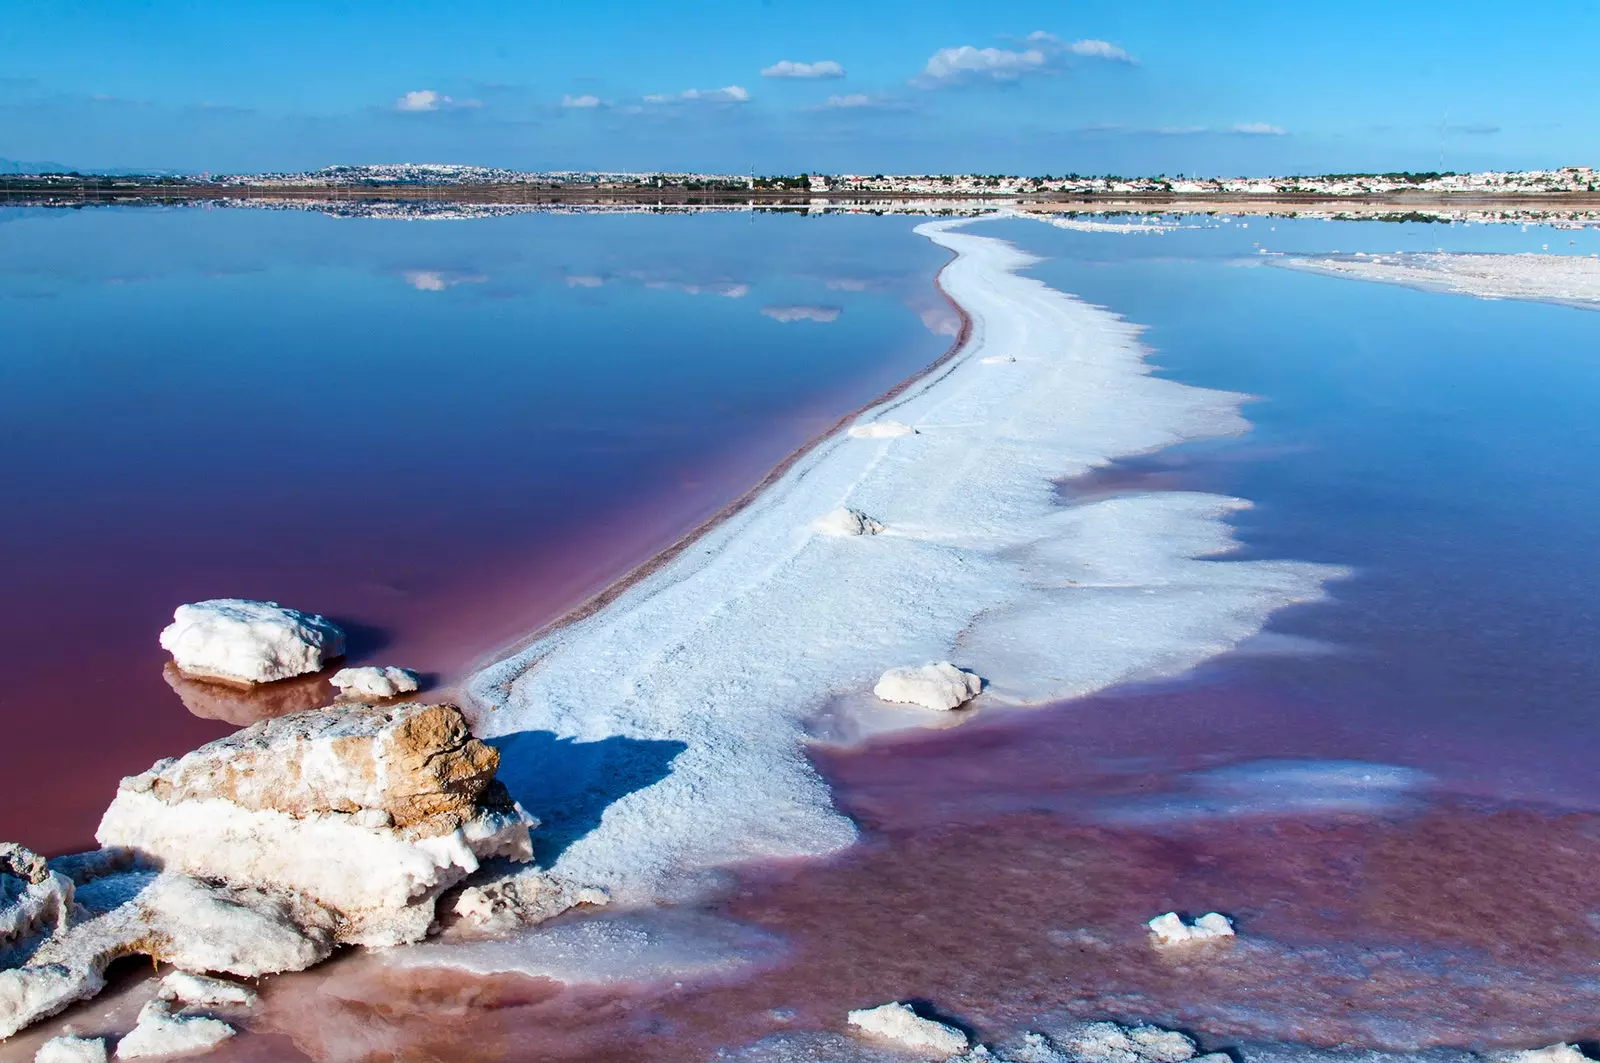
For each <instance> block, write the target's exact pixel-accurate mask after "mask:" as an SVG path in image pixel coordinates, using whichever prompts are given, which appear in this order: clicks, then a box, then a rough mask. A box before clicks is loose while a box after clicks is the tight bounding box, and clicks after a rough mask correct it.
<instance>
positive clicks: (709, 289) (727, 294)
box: [640, 278, 750, 299]
mask: <svg viewBox="0 0 1600 1063" xmlns="http://www.w3.org/2000/svg"><path fill="white" fill-rule="evenodd" d="M640 279H641V280H643V281H644V286H645V287H646V288H655V289H657V290H658V291H669V292H682V293H683V294H685V295H720V296H722V297H723V298H724V299H743V298H744V297H745V296H747V295H749V294H750V285H748V284H735V283H733V282H731V281H717V282H714V283H711V284H687V283H685V282H683V281H666V280H648V279H645V278H640Z"/></svg>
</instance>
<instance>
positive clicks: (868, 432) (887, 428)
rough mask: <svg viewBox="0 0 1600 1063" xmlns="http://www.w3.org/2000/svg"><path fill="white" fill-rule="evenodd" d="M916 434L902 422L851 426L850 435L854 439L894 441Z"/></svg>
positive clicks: (867, 423) (866, 423) (871, 422)
mask: <svg viewBox="0 0 1600 1063" xmlns="http://www.w3.org/2000/svg"><path fill="white" fill-rule="evenodd" d="M916 434H917V430H916V429H915V428H912V427H911V426H910V425H908V424H905V423H903V422H900V421H868V422H865V423H863V424H853V425H851V426H850V435H851V437H852V438H854V439H894V438H896V437H897V436H914V435H916Z"/></svg>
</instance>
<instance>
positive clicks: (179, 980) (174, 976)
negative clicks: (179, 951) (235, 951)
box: [156, 971, 256, 1008]
mask: <svg viewBox="0 0 1600 1063" xmlns="http://www.w3.org/2000/svg"><path fill="white" fill-rule="evenodd" d="M156 996H157V997H158V998H160V999H161V1000H168V1001H175V1002H177V1003H178V1004H199V1005H203V1006H206V1007H220V1006H223V1005H228V1004H236V1005H238V1006H240V1007H245V1008H248V1007H251V1006H253V1005H254V1004H255V1002H256V994H255V990H253V989H250V988H248V987H246V986H242V985H240V984H239V983H238V982H229V981H226V980H224V979H221V978H208V977H207V976H205V975H203V974H190V973H189V972H188V971H173V972H172V973H171V974H169V975H167V976H166V977H165V978H163V979H161V986H160V987H159V988H158V989H157V990H156Z"/></svg>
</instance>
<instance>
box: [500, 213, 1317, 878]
mask: <svg viewBox="0 0 1600 1063" xmlns="http://www.w3.org/2000/svg"><path fill="white" fill-rule="evenodd" d="M962 224H963V223H962V222H960V221H941V222H933V223H928V224H925V225H922V226H920V227H919V228H918V229H917V230H916V231H917V232H918V233H919V234H921V235H923V236H925V237H926V238H928V239H930V240H932V241H933V242H935V243H937V244H939V245H940V246H941V247H945V248H947V249H949V250H950V251H952V252H954V253H955V258H954V259H953V260H952V261H951V262H950V263H949V265H948V266H946V268H945V270H944V271H943V273H942V274H941V277H940V280H941V284H942V286H943V288H944V290H945V291H946V293H947V294H948V295H949V296H950V297H951V298H952V299H953V300H954V301H956V302H957V303H958V304H959V305H961V306H962V307H963V308H964V309H965V310H966V311H967V312H968V313H969V314H970V316H971V319H972V330H971V337H970V339H969V341H968V342H967V343H966V345H965V346H964V347H963V348H962V350H961V351H959V352H958V353H957V354H956V355H955V356H954V357H953V358H952V359H951V360H950V361H948V362H947V363H945V364H943V365H941V366H940V367H939V368H938V369H937V370H936V371H934V372H932V373H930V374H929V375H928V376H927V377H925V378H923V379H921V380H919V381H917V382H916V383H914V384H913V385H911V386H910V387H908V388H907V389H905V390H904V391H902V392H901V393H899V394H898V395H897V396H895V397H894V398H893V399H892V400H890V401H888V402H886V403H884V404H882V405H881V406H880V407H878V408H875V409H873V410H871V411H869V412H868V413H867V414H866V415H865V416H864V417H863V418H862V421H863V422H864V423H869V422H872V421H876V420H879V419H881V418H887V417H888V416H889V415H891V414H892V416H893V418H894V419H895V420H899V421H903V422H905V423H907V424H910V425H912V426H914V427H915V428H916V429H917V434H915V435H903V436H899V437H897V438H856V437H852V435H851V433H849V432H838V433H836V434H835V435H834V436H832V437H830V438H829V439H827V440H824V441H823V442H822V443H820V444H819V445H817V446H816V447H814V448H813V449H812V450H811V451H810V452H808V453H806V454H805V455H804V456H803V457H801V458H800V459H799V460H798V461H796V462H795V463H794V465H793V466H792V467H791V468H790V469H789V470H788V471H787V472H786V473H785V474H784V475H783V476H782V477H780V478H779V479H778V480H777V481H776V482H775V483H774V484H772V485H771V486H770V487H769V488H768V489H767V490H765V491H764V492H763V493H762V494H761V495H759V496H758V497H757V498H756V499H755V500H754V501H753V502H752V503H751V504H750V505H748V506H747V507H746V508H744V509H743V510H741V511H739V512H737V513H735V514H733V515H732V516H730V517H729V518H728V519H727V520H725V521H723V522H722V523H721V524H719V525H716V526H715V527H713V528H711V529H710V530H709V531H708V532H707V533H706V534H705V535H704V536H703V537H702V538H701V539H700V540H699V541H697V542H696V543H694V544H693V545H692V546H691V547H690V548H689V549H687V550H685V551H684V552H682V553H681V554H679V555H677V556H676V557H674V558H672V559H671V560H670V561H669V562H668V563H666V564H664V565H663V566H661V567H660V568H658V569H656V570H655V571H654V572H652V573H650V574H649V575H648V576H646V577H644V578H642V579H641V580H639V582H637V583H635V584H634V585H632V586H631V587H629V588H627V589H626V590H625V591H624V592H622V593H621V594H620V595H619V596H618V597H617V598H616V599H615V600H614V601H612V602H611V603H610V604H609V605H607V606H606V607H605V608H603V609H601V610H599V611H597V612H595V613H593V614H591V615H589V616H587V617H584V618H582V619H580V620H578V621H576V622H574V623H572V624H570V625H568V626H566V627H563V628H560V629H558V630H556V631H554V632H551V633H549V634H547V635H545V636H543V637H541V638H540V639H538V640H537V641H536V642H534V643H533V644H531V645H529V646H528V647H527V648H525V649H524V650H522V651H521V652H519V653H517V654H515V655H514V656H512V657H510V658H508V659H507V660H505V661H502V662H500V663H498V664H496V665H493V666H491V667H489V668H487V669H486V670H484V671H483V672H481V673H479V674H478V675H477V676H475V677H474V678H473V679H472V680H471V681H470V683H469V694H470V696H471V698H472V700H473V702H474V703H475V705H474V712H475V715H476V724H477V730H478V732H479V733H480V734H482V735H483V736H484V737H485V738H488V739H491V740H494V741H495V744H497V745H499V746H500V748H501V752H502V757H503V759H502V765H501V778H502V779H503V780H505V781H506V782H507V784H508V785H509V786H510V787H511V789H512V792H513V795H514V796H516V797H518V798H519V799H521V800H523V801H524V803H525V804H526V805H527V807H528V808H529V810H530V811H531V812H533V813H534V814H535V815H538V816H540V817H541V818H546V819H547V822H548V825H550V826H556V825H557V822H556V820H555V819H552V818H550V817H549V813H548V810H547V809H545V808H542V807H541V802H540V801H539V799H538V798H539V795H538V793H537V792H536V791H537V787H538V781H539V780H540V779H548V778H559V777H560V775H561V772H562V771H563V758H564V757H567V756H570V755H571V753H572V751H573V750H574V749H581V748H582V746H583V745H584V744H587V743H598V742H610V743H612V744H613V746H615V745H617V744H621V745H623V746H625V747H627V748H633V747H634V746H635V745H636V746H637V748H638V749H639V750H640V751H641V752H640V756H641V758H644V757H646V756H647V754H646V753H645V752H644V751H647V750H648V751H654V752H653V753H650V754H648V755H651V756H655V757H657V758H659V757H660V750H662V749H670V750H673V751H674V752H673V754H672V755H671V757H670V760H669V761H668V762H667V763H666V764H665V765H661V764H657V767H658V768H659V769H660V770H658V771H657V772H656V773H654V774H650V773H639V774H638V778H639V779H640V785H639V787H638V788H637V789H633V790H632V792H628V793H624V794H621V795H607V796H606V798H605V799H606V800H609V801H610V803H609V804H608V805H606V806H605V807H604V810H603V813H600V812H599V811H598V810H596V809H591V810H590V814H591V815H593V816H595V818H597V819H598V822H597V823H594V824H592V826H591V827H590V828H589V829H587V830H586V832H584V833H581V835H580V836H577V837H575V838H574V840H572V841H571V843H570V844H569V845H567V846H566V847H565V848H563V849H562V850H561V851H560V852H559V854H558V855H557V856H556V857H555V858H554V860H553V862H552V868H553V870H554V871H555V872H556V873H557V874H559V875H560V876H562V877H563V878H565V879H567V880H570V881H574V882H581V883H585V884H588V885H594V886H601V887H604V888H606V889H607V890H609V891H610V892H611V894H612V897H613V898H614V901H615V902H617V903H620V904H628V903H640V902H645V901H649V900H661V899H672V898H683V897H686V896H688V895H691V894H692V893H694V892H696V891H697V890H698V889H699V888H701V887H703V886H704V885H706V884H707V882H708V876H712V875H714V874H715V869H717V868H720V867H723V866H726V865H728V864H732V863H736V862H740V861H747V860H757V859H774V858H784V857H800V856H817V855H822V854H826V853H829V852H832V851H836V850H838V849H841V848H843V847H845V846H848V845H850V844H851V843H852V841H853V840H854V838H855V828H854V826H853V825H852V824H851V823H850V821H849V820H848V819H847V818H845V817H844V816H843V815H841V814H840V813H839V812H837V811H836V810H835V809H834V807H833V805H832V801H831V798H830V794H829V791H828V787H827V786H826V784H825V783H824V782H823V780H822V779H821V778H820V777H819V776H818V775H817V773H816V771H815V770H814V769H813V768H812V766H811V764H810V763H809V761H808V760H807V758H806V756H805V753H804V750H805V745H806V743H807V740H808V739H807V722H808V720H810V719H811V718H812V717H814V716H816V715H817V714H818V712H819V711H820V710H822V709H823V708H824V706H825V705H827V704H828V703H829V702H830V701H833V700H836V699H838V698H840V697H856V698H860V697H870V695H868V694H866V692H867V691H870V689H871V687H872V684H873V682H874V681H875V680H876V679H877V677H878V676H879V675H880V674H881V673H882V672H883V671H884V669H885V668H887V667H891V666H895V665H899V664H903V663H904V662H906V661H922V660H943V659H949V660H952V661H954V662H956V663H957V664H959V665H960V666H961V667H963V668H968V669H971V670H973V671H975V672H977V673H978V674H980V675H982V676H984V678H985V680H986V681H987V684H988V685H987V686H986V688H985V693H984V694H983V695H982V696H981V697H980V698H979V699H978V700H977V701H976V702H975V703H974V704H975V705H977V706H978V707H979V709H980V711H981V708H982V706H984V705H991V706H992V705H997V704H1008V705H1021V704H1033V703H1041V702H1047V701H1052V700H1059V699H1064V698H1070V697H1075V696H1080V695H1084V694H1088V693H1091V692H1093V691H1096V690H1099V689H1102V688H1104V687H1107V686H1109V685H1111V684H1114V683H1120V682H1124V681H1128V680H1136V679H1146V678H1154V677H1158V676H1164V675H1172V674H1176V673H1179V672H1182V671H1184V670H1186V669H1188V668H1190V667H1192V666H1193V665H1195V664H1197V663H1199V662H1200V661H1203V660H1205V659H1207V658H1209V657H1211V656H1214V655H1215V654H1218V653H1221V652H1224V651H1226V650H1228V649H1230V648H1232V647H1233V646H1235V645H1237V644H1238V643H1239V642H1240V641H1242V640H1244V639H1245V638H1248V637H1249V636H1251V635H1253V634H1255V633H1256V632H1257V631H1259V630H1260V628H1261V627H1262V625H1263V624H1264V623H1265V621H1266V618H1267V617H1268V615H1269V614H1271V613H1272V612H1273V611H1274V610H1275V609H1278V608H1280V607H1282V606H1284V605H1287V604H1290V603H1293V602H1303V601H1311V600H1315V599H1317V598H1319V597H1321V596H1322V593H1323V592H1322V585H1323V582H1324V581H1325V580H1327V579H1329V578H1332V577H1334V576H1336V575H1338V570H1336V569H1333V568H1331V567H1328V566H1319V565H1312V564H1305V563H1299V562H1289V561H1230V560H1218V559H1216V558H1215V555H1217V554H1220V553H1223V552H1225V551H1227V550H1229V549H1230V548H1232V547H1233V545H1234V540H1233V537H1232V534H1231V531H1230V529H1229V527H1228V525H1227V523H1226V522H1227V518H1228V517H1229V516H1230V515H1231V514H1232V513H1233V512H1235V511H1237V510H1239V509H1241V508H1243V507H1244V506H1245V505H1246V503H1244V502H1242V501H1240V500H1237V499H1230V498H1224V497H1220V496H1215V495H1203V494H1192V493H1163V494H1149V495H1138V496H1130V497H1121V498H1112V499H1107V500H1104V501H1101V502H1095V503H1091V504H1082V505H1077V506H1063V505H1062V504H1061V503H1060V501H1059V499H1058V496H1057V492H1056V490H1055V487H1054V481H1056V480H1059V479H1061V478H1063V477H1070V476H1074V475H1079V474H1082V473H1084V472H1086V471H1088V470H1089V469H1091V468H1093V467H1095V466H1098V465H1102V464H1104V463H1106V462H1108V461H1110V460H1113V459H1115V458H1118V457H1122V456H1127V455H1132V454H1138V453H1142V452H1147V451H1151V450H1156V449H1159V448H1162V447H1166V446H1169V445H1171V444H1174V443H1177V442H1180V441H1184V440H1190V439H1198V438H1205V437H1215V436H1223V435H1229V434H1236V433H1239V432H1242V431H1244V430H1245V428H1246V427H1247V423H1246V422H1245V421H1244V419H1243V418H1242V417H1241V416H1240V413H1239V404H1240V402H1241V400H1242V397H1241V396H1239V395H1235V394H1229V393H1225V392H1220V391H1212V390H1207V389H1202V388H1196V387H1190V386H1187V385H1183V384H1179V383H1175V382H1173V381H1169V380H1163V379H1160V378H1158V377H1155V376H1153V375H1151V372H1150V370H1149V368H1148V366H1146V364H1145V363H1144V359H1143V356H1144V350H1143V349H1142V347H1141V346H1140V344H1139V342H1138V335H1139V331H1140V329H1139V328H1138V327H1137V326H1134V325H1131V324H1128V323H1127V322H1124V321H1123V320H1121V319H1120V318H1119V317H1117V316H1116V315H1114V314H1112V313H1110V312H1108V311H1105V310H1103V309H1100V308H1096V307H1093V306H1090V305H1088V304H1086V303H1084V302H1082V301H1080V300H1078V299H1076V298H1073V297H1071V296H1069V295H1065V294H1063V293H1061V292H1058V291H1055V290H1054V289H1051V288H1049V287H1048V286H1046V285H1045V284H1043V283H1041V282H1040V281H1038V280H1036V279H1033V278H1030V277H1026V276H1023V275H1021V274H1020V272H1019V271H1020V270H1022V269H1024V268H1026V267H1027V266H1029V265H1032V264H1033V263H1034V262H1036V261H1037V260H1036V259H1034V258H1032V257H1030V256H1029V255H1027V254H1025V253H1023V252H1021V251H1019V250H1018V249H1016V248H1014V247H1013V246H1011V245H1010V244H1007V243H1005V242H1002V241H1000V240H996V239H991V238H987V237H982V236H978V235H974V234H972V233H969V232H964V231H962V230H961V228H960V226H961V225H962ZM996 352H1001V353H1004V354H1007V355H1015V356H1016V359H1017V361H1016V362H1015V364H1013V365H1010V366H1008V369H1007V371H1006V372H1004V373H996V372H995V371H994V370H993V369H992V368H990V367H985V366H983V365H982V364H981V362H982V360H983V358H984V357H985V356H987V355H990V354H992V353H996ZM841 505H845V506H850V507H852V508H857V509H860V510H862V511H864V512H868V513H872V514H873V515H874V516H876V517H878V518H879V519H881V520H883V521H884V523H885V524H887V525H888V526H890V527H892V528H893V529H894V530H895V532H896V534H895V535H893V536H859V537H848V538H838V537H831V536H825V535H819V534H817V533H816V532H815V531H814V529H813V528H812V527H811V523H812V521H813V520H814V519H815V518H816V515H817V514H818V513H826V512H828V511H830V510H832V509H834V508H836V507H838V506H841ZM523 732H552V733H553V734H554V735H555V736H557V737H558V739H561V740H563V741H550V740H547V739H548V738H549V735H548V734H546V735H544V736H538V735H528V734H521V733H523ZM519 734H521V737H517V736H519ZM608 748H612V747H608ZM613 774H617V773H615V772H613ZM620 774H623V775H626V774H628V773H627V772H622V773H620ZM612 798H614V800H613V799H612Z"/></svg>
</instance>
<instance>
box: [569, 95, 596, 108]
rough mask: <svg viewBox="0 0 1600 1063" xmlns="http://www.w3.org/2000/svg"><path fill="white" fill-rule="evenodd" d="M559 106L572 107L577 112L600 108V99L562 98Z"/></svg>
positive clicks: (593, 97) (587, 97)
mask: <svg viewBox="0 0 1600 1063" xmlns="http://www.w3.org/2000/svg"><path fill="white" fill-rule="evenodd" d="M561 106H563V107H573V108H577V109H578V110H589V109H591V108H594V107H598V106H600V97H598V96H563V97H561Z"/></svg>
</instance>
